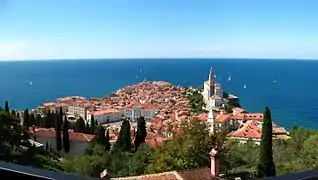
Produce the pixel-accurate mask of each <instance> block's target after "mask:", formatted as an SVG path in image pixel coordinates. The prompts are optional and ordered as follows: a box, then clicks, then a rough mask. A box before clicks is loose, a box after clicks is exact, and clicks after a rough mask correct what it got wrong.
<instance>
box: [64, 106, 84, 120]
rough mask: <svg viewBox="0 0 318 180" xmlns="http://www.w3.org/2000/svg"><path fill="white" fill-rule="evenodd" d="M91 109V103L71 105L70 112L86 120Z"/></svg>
mask: <svg viewBox="0 0 318 180" xmlns="http://www.w3.org/2000/svg"><path fill="white" fill-rule="evenodd" d="M88 109H89V105H86V104H85V105H70V106H69V107H68V114H72V115H74V116H76V117H82V118H83V119H84V120H85V119H86V113H87V110H88Z"/></svg>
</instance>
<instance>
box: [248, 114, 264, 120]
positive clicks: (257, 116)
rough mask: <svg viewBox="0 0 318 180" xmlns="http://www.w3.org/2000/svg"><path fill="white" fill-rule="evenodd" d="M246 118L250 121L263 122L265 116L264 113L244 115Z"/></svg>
mask: <svg viewBox="0 0 318 180" xmlns="http://www.w3.org/2000/svg"><path fill="white" fill-rule="evenodd" d="M243 114H244V118H245V119H248V120H259V121H260V120H263V114H262V113H243Z"/></svg>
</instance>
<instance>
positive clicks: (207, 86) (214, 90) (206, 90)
mask: <svg viewBox="0 0 318 180" xmlns="http://www.w3.org/2000/svg"><path fill="white" fill-rule="evenodd" d="M202 96H203V101H204V102H205V104H206V105H207V107H206V108H207V109H208V108H209V106H210V105H212V107H217V106H220V105H221V104H222V99H223V90H222V87H221V85H220V84H218V83H216V82H215V74H214V71H213V68H212V67H211V69H210V74H209V79H208V80H207V81H205V82H204V84H203V92H202Z"/></svg>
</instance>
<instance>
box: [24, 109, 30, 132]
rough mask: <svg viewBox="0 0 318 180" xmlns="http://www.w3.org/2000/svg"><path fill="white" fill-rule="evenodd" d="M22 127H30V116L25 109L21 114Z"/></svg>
mask: <svg viewBox="0 0 318 180" xmlns="http://www.w3.org/2000/svg"><path fill="white" fill-rule="evenodd" d="M23 125H24V126H25V127H27V128H28V127H29V126H30V115H29V110H28V109H25V110H24V113H23Z"/></svg>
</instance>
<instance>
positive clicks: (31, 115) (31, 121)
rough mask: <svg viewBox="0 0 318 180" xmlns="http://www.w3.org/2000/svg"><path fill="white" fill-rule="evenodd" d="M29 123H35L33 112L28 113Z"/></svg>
mask: <svg viewBox="0 0 318 180" xmlns="http://www.w3.org/2000/svg"><path fill="white" fill-rule="evenodd" d="M29 124H30V125H31V126H32V125H36V121H35V116H34V114H33V113H32V114H30V115H29Z"/></svg>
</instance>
